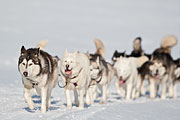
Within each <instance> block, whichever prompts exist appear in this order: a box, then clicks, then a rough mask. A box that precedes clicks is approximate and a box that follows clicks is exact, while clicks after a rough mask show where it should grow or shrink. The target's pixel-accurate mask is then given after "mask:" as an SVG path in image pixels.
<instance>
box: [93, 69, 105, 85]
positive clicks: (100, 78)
mask: <svg viewBox="0 0 180 120" xmlns="http://www.w3.org/2000/svg"><path fill="white" fill-rule="evenodd" d="M102 71H103V70H101V71H100V72H99V73H98V77H97V78H92V80H95V81H96V82H97V83H100V82H101V80H102ZM97 79H99V80H97Z"/></svg>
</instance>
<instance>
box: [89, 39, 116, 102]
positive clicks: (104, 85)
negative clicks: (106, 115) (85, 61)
mask: <svg viewBox="0 0 180 120" xmlns="http://www.w3.org/2000/svg"><path fill="white" fill-rule="evenodd" d="M94 42H95V45H96V52H95V54H88V57H89V60H90V73H91V81H92V83H94V85H91V86H90V90H91V93H92V95H91V96H92V97H91V98H93V99H92V102H91V103H93V102H94V100H95V99H96V98H97V87H98V88H99V89H100V92H101V100H100V103H101V104H103V103H105V102H106V100H107V95H108V93H109V89H108V88H109V85H110V82H111V80H112V78H113V76H114V73H115V71H114V69H113V67H112V65H111V64H110V63H108V62H106V61H105V59H104V55H105V48H104V44H103V43H102V41H101V40H99V39H96V40H95V41H94Z"/></svg>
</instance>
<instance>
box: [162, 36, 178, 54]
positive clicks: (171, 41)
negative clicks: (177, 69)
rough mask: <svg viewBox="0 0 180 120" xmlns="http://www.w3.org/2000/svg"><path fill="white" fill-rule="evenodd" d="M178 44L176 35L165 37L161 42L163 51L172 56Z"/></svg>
mask: <svg viewBox="0 0 180 120" xmlns="http://www.w3.org/2000/svg"><path fill="white" fill-rule="evenodd" d="M176 44H177V38H176V36H174V35H168V36H165V37H164V38H163V40H162V42H161V49H162V50H163V52H165V53H169V54H171V48H172V47H173V46H175V45H176Z"/></svg>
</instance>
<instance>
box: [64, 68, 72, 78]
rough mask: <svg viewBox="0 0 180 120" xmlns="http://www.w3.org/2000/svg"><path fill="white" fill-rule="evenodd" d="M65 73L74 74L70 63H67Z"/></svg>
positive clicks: (67, 74)
mask: <svg viewBox="0 0 180 120" xmlns="http://www.w3.org/2000/svg"><path fill="white" fill-rule="evenodd" d="M65 74H66V76H67V77H69V76H70V75H71V74H72V69H70V68H69V65H66V69H65Z"/></svg>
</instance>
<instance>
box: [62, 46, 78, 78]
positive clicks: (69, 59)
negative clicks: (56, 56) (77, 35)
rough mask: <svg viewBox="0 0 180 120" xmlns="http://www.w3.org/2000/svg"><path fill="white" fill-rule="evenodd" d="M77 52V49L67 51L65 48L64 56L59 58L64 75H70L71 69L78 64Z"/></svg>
mask: <svg viewBox="0 0 180 120" xmlns="http://www.w3.org/2000/svg"><path fill="white" fill-rule="evenodd" d="M77 54H78V51H75V52H74V53H68V51H67V49H66V50H65V53H64V57H63V58H62V59H61V70H62V72H63V73H64V74H65V76H66V77H70V76H71V75H72V71H73V69H75V68H77V66H78V60H77Z"/></svg>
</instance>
